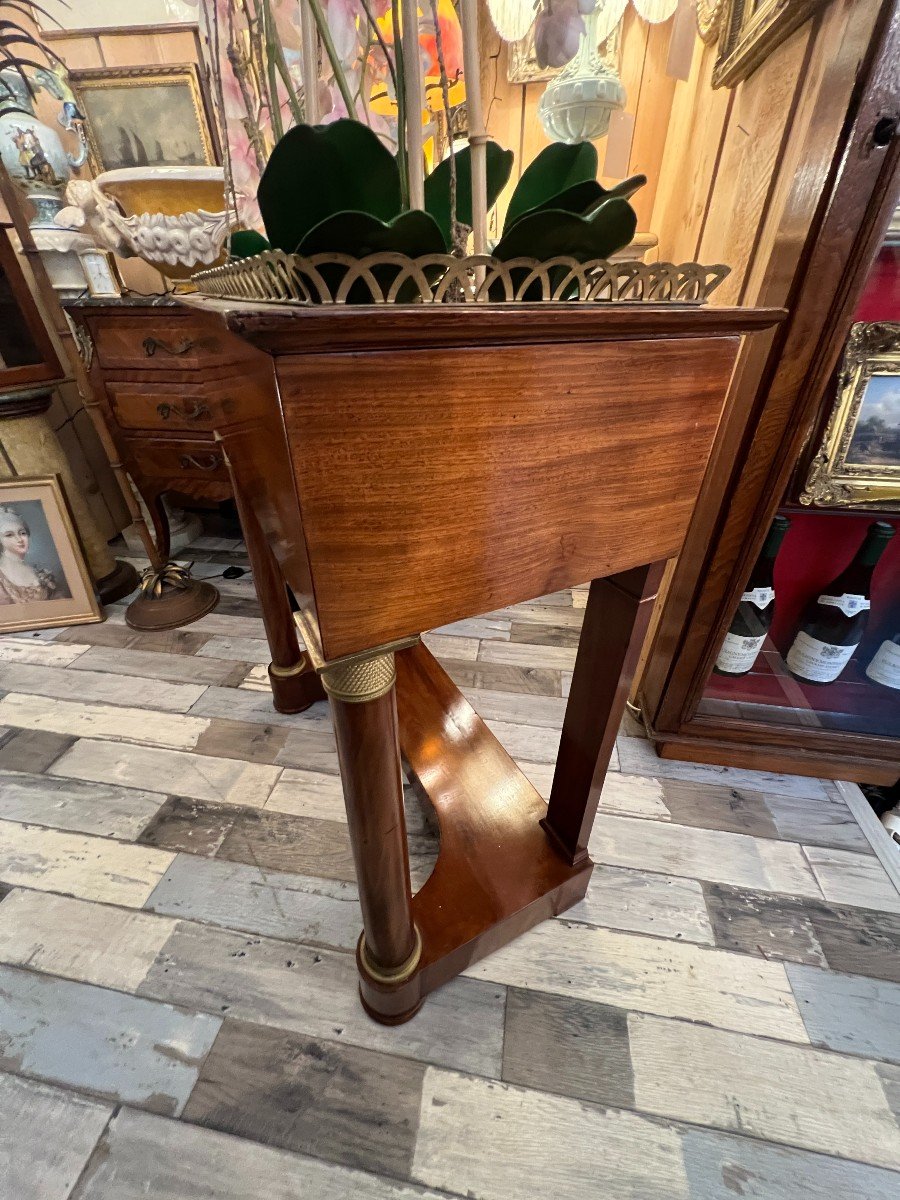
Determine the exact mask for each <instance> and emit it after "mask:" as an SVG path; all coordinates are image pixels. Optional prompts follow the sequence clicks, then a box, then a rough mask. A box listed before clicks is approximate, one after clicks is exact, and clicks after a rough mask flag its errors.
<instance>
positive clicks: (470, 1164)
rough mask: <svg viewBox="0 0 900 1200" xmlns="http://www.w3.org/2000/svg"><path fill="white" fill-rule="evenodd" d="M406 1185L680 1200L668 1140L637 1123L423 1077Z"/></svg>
mask: <svg viewBox="0 0 900 1200" xmlns="http://www.w3.org/2000/svg"><path fill="white" fill-rule="evenodd" d="M413 1178H415V1179H416V1180H418V1181H419V1182H421V1183H424V1184H428V1185H429V1186H431V1187H436V1188H445V1189H446V1190H447V1191H450V1192H457V1193H460V1194H461V1195H465V1196H476V1197H478V1200H523V1198H524V1197H527V1198H528V1200H583V1198H584V1197H586V1196H591V1197H597V1200H601V1198H602V1200H650V1198H651V1197H654V1198H655V1197H659V1200H687V1197H688V1185H687V1178H686V1176H685V1173H684V1164H683V1162H682V1158H681V1145H680V1140H679V1137H678V1134H677V1133H676V1132H675V1130H673V1129H670V1128H667V1127H666V1126H664V1125H663V1124H662V1123H660V1122H656V1121H649V1120H646V1119H645V1118H643V1117H640V1116H638V1115H637V1114H636V1113H631V1112H623V1111H621V1110H619V1109H614V1108H607V1109H603V1108H600V1107H597V1106H594V1105H589V1104H584V1103H582V1102H580V1101H578V1100H569V1099H564V1098H563V1097H561V1096H548V1095H546V1094H544V1093H542V1092H536V1091H531V1090H527V1089H522V1088H515V1087H510V1086H509V1085H507V1084H502V1083H495V1082H493V1081H491V1080H488V1079H468V1078H465V1077H464V1076H461V1075H455V1074H453V1073H451V1072H449V1071H440V1070H437V1069H436V1068H433V1067H432V1068H429V1070H428V1071H427V1072H426V1073H425V1082H424V1086H423V1095H422V1112H421V1119H420V1122H419V1137H418V1140H417V1142H416V1155H415V1161H414V1165H413Z"/></svg>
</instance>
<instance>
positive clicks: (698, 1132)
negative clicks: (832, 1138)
mask: <svg viewBox="0 0 900 1200" xmlns="http://www.w3.org/2000/svg"><path fill="white" fill-rule="evenodd" d="M682 1147H683V1151H684V1166H685V1170H686V1171H687V1177H688V1180H689V1182H690V1194H691V1200H734V1198H735V1197H739V1198H742V1200H896V1197H897V1193H898V1189H900V1175H897V1174H896V1173H895V1172H894V1171H886V1170H883V1169H881V1168H880V1167H867V1166H863V1165H862V1164H861V1163H855V1162H846V1161H844V1160H842V1159H840V1158H831V1157H829V1156H827V1155H825V1154H812V1153H810V1152H809V1151H806V1150H794V1149H789V1148H787V1147H782V1146H772V1145H769V1144H767V1143H766V1142H760V1141H757V1140H756V1139H755V1138H744V1137H733V1136H730V1135H728V1134H724V1133H713V1132H712V1131H710V1130H703V1129H689V1130H686V1131H685V1134H684V1139H683V1142H682Z"/></svg>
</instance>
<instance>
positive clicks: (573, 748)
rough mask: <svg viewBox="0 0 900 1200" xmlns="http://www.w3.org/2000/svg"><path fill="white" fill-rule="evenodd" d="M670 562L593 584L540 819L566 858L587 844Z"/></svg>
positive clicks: (578, 856)
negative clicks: (546, 802) (546, 803)
mask: <svg viewBox="0 0 900 1200" xmlns="http://www.w3.org/2000/svg"><path fill="white" fill-rule="evenodd" d="M664 567H665V561H662V562H656V563H651V564H650V565H648V566H646V567H636V568H635V569H634V570H631V571H622V572H621V573H620V574H618V575H610V576H609V577H608V578H606V579H595V580H594V581H593V582H592V583H591V589H590V593H589V594H588V602H587V608H586V610H585V614H584V625H583V626H582V630H581V640H580V642H579V643H578V654H577V655H576V658H575V670H574V672H573V675H572V686H571V688H570V690H569V702H568V704H567V705H566V716H565V720H564V722H563V729H562V737H561V739H560V744H559V756H558V757H557V760H556V771H555V773H554V775H553V787H552V789H551V792H550V805H549V808H548V810H547V816H546V818H545V819H544V821H542V822H541V823H542V825H543V826H544V829H545V830H546V831H547V833H548V834H549V836H550V837H551V839H552V840H553V842H554V843H555V844H556V846H557V849H559V850H560V851H561V852H562V854H563V855H564V856H565V858H566V859H567V861H568V862H570V863H573V864H577V863H578V862H580V861H583V860H584V859H585V858H587V843H588V838H589V837H590V833H591V827H592V826H593V824H594V817H595V815H596V812H597V805H598V804H599V802H600V791H601V789H602V787H603V781H604V779H605V778H606V771H607V768H608V767H609V760H610V758H611V756H612V752H613V747H614V746H615V744H616V735H617V734H618V732H619V725H620V723H621V720H622V714H623V713H624V711H625V702H626V700H627V699H628V692H629V690H630V688H631V681H632V677H633V675H634V671H635V668H636V666H637V662H638V657H639V655H640V652H641V647H642V645H643V643H644V638H645V636H646V633H647V626H648V623H649V621H650V614H651V612H652V611H653V603H654V601H655V599H656V593H657V589H658V588H659V583H660V580H661V579H662V574H663V569H664Z"/></svg>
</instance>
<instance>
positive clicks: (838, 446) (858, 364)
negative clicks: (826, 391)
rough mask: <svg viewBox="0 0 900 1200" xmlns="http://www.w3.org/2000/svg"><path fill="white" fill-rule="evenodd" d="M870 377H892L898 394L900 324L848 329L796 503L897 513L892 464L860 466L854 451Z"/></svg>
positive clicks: (899, 482) (899, 477)
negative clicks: (824, 416)
mask: <svg viewBox="0 0 900 1200" xmlns="http://www.w3.org/2000/svg"><path fill="white" fill-rule="evenodd" d="M873 378H896V381H897V386H898V389H900V324H898V323H895V322H888V321H858V322H857V323H856V324H855V325H854V326H853V327H852V328H851V330H850V336H849V338H848V339H847V345H846V348H845V350H844V358H843V362H842V363H841V368H840V372H839V375H838V385H837V395H836V397H835V401H834V407H833V408H832V411H831V415H830V417H829V418H828V424H827V426H826V427H825V432H824V434H823V435H822V441H821V445H820V446H819V449H818V450H817V451H816V454H815V456H814V457H813V459H812V461H811V463H810V466H809V470H808V473H807V478H806V487H805V488H804V490H803V491H802V492H801V493H800V496H799V499H800V503H801V504H806V505H812V506H815V507H823V508H857V507H869V508H877V509H879V510H881V509H889V510H892V511H893V510H900V455H898V461H897V464H896V465H892V464H888V463H877V464H873V463H871V462H865V461H860V460H859V458H858V457H856V458H855V456H856V455H858V447H856V446H854V438H855V435H856V433H857V425H858V422H859V418H860V415H861V412H862V409H863V404H864V400H865V396H866V390H867V388H868V386H869V383H870V381H871V380H872V379H873Z"/></svg>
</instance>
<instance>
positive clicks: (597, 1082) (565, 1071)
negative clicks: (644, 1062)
mask: <svg viewBox="0 0 900 1200" xmlns="http://www.w3.org/2000/svg"><path fill="white" fill-rule="evenodd" d="M502 1078H503V1079H504V1080H505V1081H506V1082H507V1083H517V1084H521V1085H522V1086H523V1087H530V1088H536V1089H537V1090H538V1091H542V1092H557V1093H558V1094H560V1095H563V1096H573V1097H575V1098H577V1099H579V1100H590V1101H594V1102H595V1103H597V1104H612V1105H614V1106H615V1107H617V1108H633V1107H634V1079H633V1077H632V1072H631V1056H630V1053H629V1049H628V1019H627V1015H626V1014H625V1012H623V1010H622V1009H620V1008H611V1007H610V1006H609V1005H607V1004H590V1003H588V1002H587V1001H585V1000H573V999H571V998H570V997H568V996H555V995H552V994H550V993H548V992H529V991H525V990H522V989H520V988H510V989H509V996H508V999H507V1002H506V1035H505V1037H504V1040H503V1075H502Z"/></svg>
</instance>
